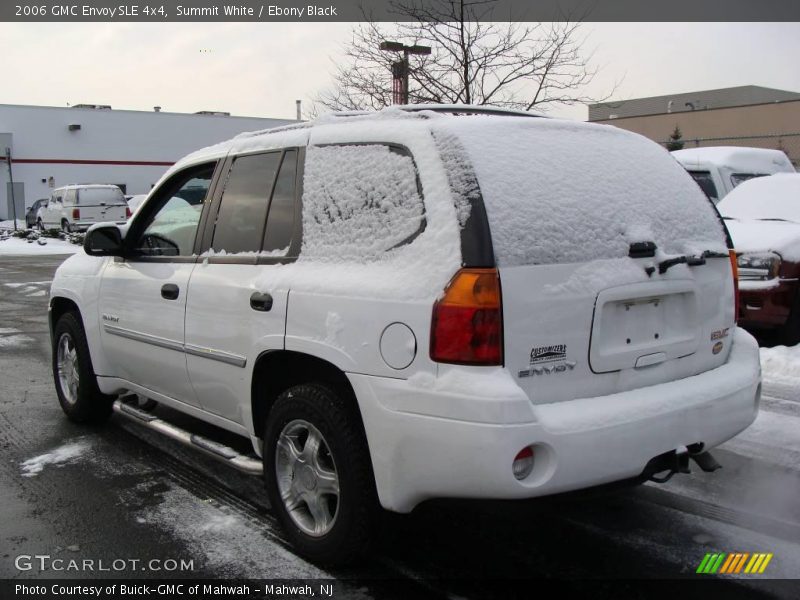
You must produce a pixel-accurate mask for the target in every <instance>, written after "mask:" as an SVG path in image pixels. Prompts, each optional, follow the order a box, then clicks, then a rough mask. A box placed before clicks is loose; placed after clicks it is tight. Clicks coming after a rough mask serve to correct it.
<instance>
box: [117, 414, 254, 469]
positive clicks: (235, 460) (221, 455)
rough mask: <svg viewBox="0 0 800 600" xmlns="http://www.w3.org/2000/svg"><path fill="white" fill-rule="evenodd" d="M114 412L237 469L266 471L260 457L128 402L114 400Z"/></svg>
mask: <svg viewBox="0 0 800 600" xmlns="http://www.w3.org/2000/svg"><path fill="white" fill-rule="evenodd" d="M114 412H116V413H117V414H118V415H121V416H123V417H125V418H127V419H129V420H131V421H133V422H134V423H137V424H139V425H141V426H143V427H147V428H148V429H152V430H153V431H157V432H159V433H162V434H164V435H166V436H167V437H168V438H171V439H173V440H175V441H177V442H180V443H181V444H183V445H184V446H188V447H189V448H194V449H195V450H199V451H200V452H202V453H204V454H206V455H208V456H210V457H212V458H216V459H217V460H218V461H220V462H222V463H225V464H226V465H229V466H231V467H233V468H234V469H236V470H237V471H241V472H242V473H247V474H248V475H262V474H263V473H264V467H263V465H262V463H261V460H260V459H258V458H255V457H252V456H245V455H244V454H239V453H238V452H237V451H236V450H234V449H233V448H231V447H229V446H225V445H224V444H220V443H218V442H215V441H213V440H210V439H208V438H205V437H203V436H201V435H197V434H194V433H189V432H188V431H186V430H185V429H181V428H180V427H177V426H176V425H173V424H172V423H168V422H167V421H165V420H164V419H159V418H158V417H157V416H155V415H154V414H152V413H149V412H147V411H144V410H141V409H140V408H137V407H136V406H133V405H132V404H126V403H124V402H122V401H120V400H117V401H115V402H114Z"/></svg>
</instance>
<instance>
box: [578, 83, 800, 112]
mask: <svg viewBox="0 0 800 600" xmlns="http://www.w3.org/2000/svg"><path fill="white" fill-rule="evenodd" d="M752 88H757V89H760V90H769V91H772V92H781V93H783V94H796V95H797V97H798V99H800V92H794V91H792V90H781V89H778V88H771V87H766V86H763V85H734V86H731V87H723V88H714V89H711V90H693V91H690V92H673V93H671V94H659V95H657V96H642V97H641V98H628V99H627V100H607V101H605V102H595V103H594V104H587V105H586V106H588V107H589V108H605V107H609V108H613V105H614V104H625V103H626V102H639V101H644V100H661V99H664V100H669V99H672V98H675V97H676V96H694V95H697V94H713V93H716V92H727V91H730V90H744V89H752ZM763 104H771V102H765V103H763ZM709 110H710V109H709Z"/></svg>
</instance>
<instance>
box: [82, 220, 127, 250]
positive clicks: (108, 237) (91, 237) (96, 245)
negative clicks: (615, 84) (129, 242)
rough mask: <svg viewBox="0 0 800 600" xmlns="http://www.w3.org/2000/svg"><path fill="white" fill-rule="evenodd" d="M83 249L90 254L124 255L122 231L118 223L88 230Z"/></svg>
mask: <svg viewBox="0 0 800 600" xmlns="http://www.w3.org/2000/svg"><path fill="white" fill-rule="evenodd" d="M83 250H84V252H86V254H88V255H89V256H122V254H123V249H122V233H120V230H119V227H117V226H116V225H102V226H100V227H93V228H92V229H90V230H89V231H88V232H86V238H84V240H83Z"/></svg>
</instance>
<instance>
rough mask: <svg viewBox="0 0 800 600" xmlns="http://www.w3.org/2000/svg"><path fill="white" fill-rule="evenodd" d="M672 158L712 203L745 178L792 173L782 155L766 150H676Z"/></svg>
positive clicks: (737, 147)
mask: <svg viewBox="0 0 800 600" xmlns="http://www.w3.org/2000/svg"><path fill="white" fill-rule="evenodd" d="M672 156H674V157H675V159H676V160H677V161H678V162H679V163H681V165H683V167H684V168H685V169H686V170H687V171H689V174H690V175H691V176H692V177H693V178H694V180H695V181H696V182H697V184H698V185H699V186H700V188H701V189H702V190H703V192H705V194H706V196H708V198H709V199H710V200H711V201H712V202H714V204H716V203H717V202H719V201H720V200H722V199H723V198H724V197H725V195H726V194H728V193H730V192H731V190H733V189H734V188H735V187H736V186H737V185H739V184H740V183H742V182H744V181H747V180H748V179H752V178H754V177H763V176H765V175H772V174H774V173H794V172H795V168H794V166H793V165H792V163H791V161H790V160H789V159H788V158H787V156H786V154H784V153H783V152H782V151H781V150H770V149H767V148H745V147H739V146H708V147H705V148H687V149H685V150H676V151H674V152H672Z"/></svg>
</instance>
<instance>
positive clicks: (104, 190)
mask: <svg viewBox="0 0 800 600" xmlns="http://www.w3.org/2000/svg"><path fill="white" fill-rule="evenodd" d="M102 202H105V203H106V204H125V196H124V195H123V194H122V190H121V189H119V188H118V187H100V188H81V189H79V190H78V204H80V205H82V206H91V205H96V204H100V203H102Z"/></svg>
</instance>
